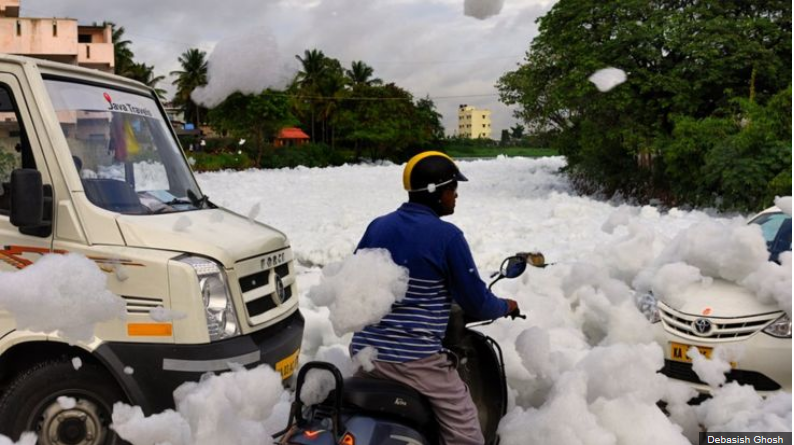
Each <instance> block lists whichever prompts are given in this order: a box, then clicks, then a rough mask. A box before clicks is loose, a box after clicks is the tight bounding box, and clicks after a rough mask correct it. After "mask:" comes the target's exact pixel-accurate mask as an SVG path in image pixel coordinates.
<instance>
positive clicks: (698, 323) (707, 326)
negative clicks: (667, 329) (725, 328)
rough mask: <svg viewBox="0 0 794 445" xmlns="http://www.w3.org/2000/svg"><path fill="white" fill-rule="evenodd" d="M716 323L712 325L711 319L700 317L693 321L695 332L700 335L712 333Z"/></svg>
mask: <svg viewBox="0 0 794 445" xmlns="http://www.w3.org/2000/svg"><path fill="white" fill-rule="evenodd" d="M713 326H714V325H712V323H711V320H709V319H708V318H698V319H697V320H695V321H693V322H692V329H694V330H695V333H696V334H697V335H700V336H703V337H705V336H707V335H709V334H711V329H712V327H713Z"/></svg>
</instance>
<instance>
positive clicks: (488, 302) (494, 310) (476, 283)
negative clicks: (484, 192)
mask: <svg viewBox="0 0 794 445" xmlns="http://www.w3.org/2000/svg"><path fill="white" fill-rule="evenodd" d="M446 260H447V265H448V267H449V271H448V273H449V284H450V290H451V291H452V297H453V298H454V299H455V301H456V302H457V303H458V304H459V305H460V307H461V308H463V311H464V312H466V315H468V316H470V317H473V318H476V319H478V320H491V319H494V318H499V317H502V316H504V315H506V314H507V312H508V303H507V301H506V300H502V299H500V298H498V297H497V296H496V295H494V294H493V293H492V292H491V291H489V290H488V288H487V287H486V286H485V283H484V282H483V281H482V279H481V278H480V274H479V273H478V272H477V266H475V265H474V259H473V258H472V256H471V250H470V249H469V244H468V243H467V242H466V239H465V238H464V237H463V234H462V233H461V234H458V235H457V236H455V237H454V238H452V239H451V240H450V242H449V244H448V245H447V248H446Z"/></svg>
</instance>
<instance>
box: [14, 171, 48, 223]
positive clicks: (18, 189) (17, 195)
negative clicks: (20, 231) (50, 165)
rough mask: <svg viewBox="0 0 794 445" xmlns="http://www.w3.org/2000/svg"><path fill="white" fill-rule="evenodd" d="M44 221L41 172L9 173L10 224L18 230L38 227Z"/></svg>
mask: <svg viewBox="0 0 794 445" xmlns="http://www.w3.org/2000/svg"><path fill="white" fill-rule="evenodd" d="M43 220H44V185H43V184H42V181H41V172H39V171H38V170H36V169H33V168H20V169H16V170H14V171H12V172H11V224H12V225H14V226H16V227H19V228H27V227H35V226H40V225H41V224H42V222H43Z"/></svg>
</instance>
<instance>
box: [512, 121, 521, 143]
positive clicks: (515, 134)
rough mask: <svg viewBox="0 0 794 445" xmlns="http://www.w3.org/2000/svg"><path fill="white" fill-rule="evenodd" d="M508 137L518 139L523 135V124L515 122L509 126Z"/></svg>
mask: <svg viewBox="0 0 794 445" xmlns="http://www.w3.org/2000/svg"><path fill="white" fill-rule="evenodd" d="M510 137H511V138H513V139H515V140H517V141H520V140H521V139H522V138H523V137H524V126H523V125H521V124H515V125H514V126H512V127H510Z"/></svg>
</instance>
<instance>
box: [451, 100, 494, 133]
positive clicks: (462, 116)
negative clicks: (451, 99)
mask: <svg viewBox="0 0 794 445" xmlns="http://www.w3.org/2000/svg"><path fill="white" fill-rule="evenodd" d="M458 136H460V137H465V138H470V139H477V138H489V139H490V137H491V110H486V109H477V108H474V107H471V106H469V105H466V104H461V105H460V106H459V107H458Z"/></svg>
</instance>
